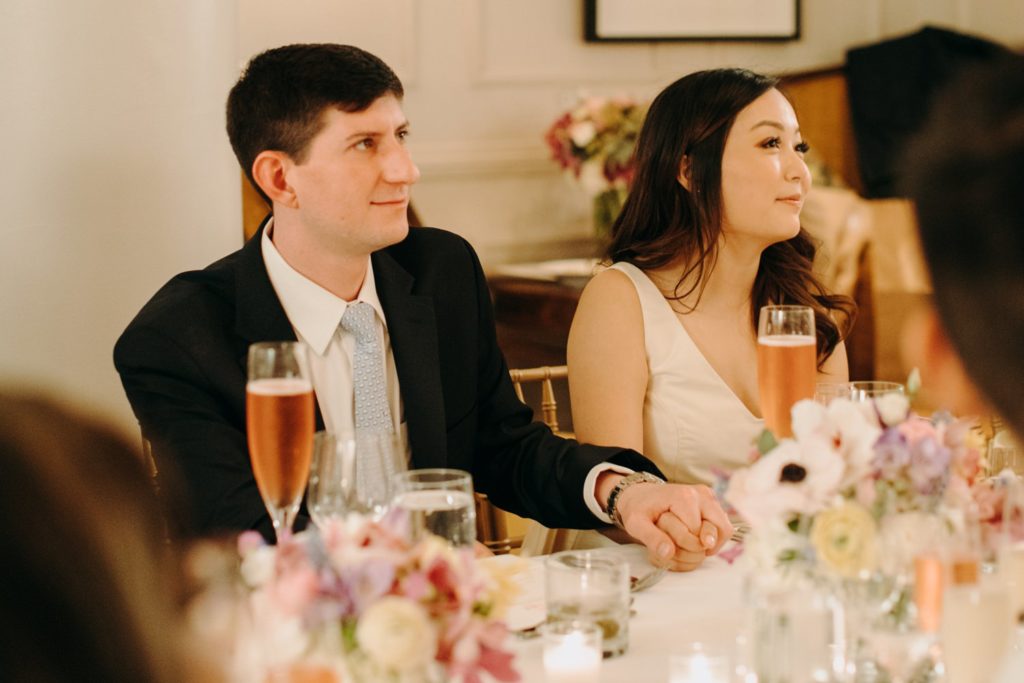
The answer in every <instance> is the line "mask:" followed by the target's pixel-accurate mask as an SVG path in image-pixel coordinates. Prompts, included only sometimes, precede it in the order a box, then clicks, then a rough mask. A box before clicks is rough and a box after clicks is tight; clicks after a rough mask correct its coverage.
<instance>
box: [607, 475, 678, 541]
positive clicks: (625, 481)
mask: <svg viewBox="0 0 1024 683" xmlns="http://www.w3.org/2000/svg"><path fill="white" fill-rule="evenodd" d="M664 483H665V480H664V479H661V478H660V477H656V476H654V475H653V474H651V473H650V472H633V473H632V474H627V475H626V476H624V477H623V478H622V479H620V480H619V482H618V483H617V484H616V485H615V488H613V489H612V492H611V493H609V494H608V509H607V513H608V516H609V517H611V518H612V523H613V524H615V526H617V527H619V528H620V529H623V530H624V529H625V527H624V526H623V525H622V515H621V514H619V508H618V502H619V496H621V495H622V492H623V491H625V490H626V489H628V488H629V487H630V486H632V485H633V484H664Z"/></svg>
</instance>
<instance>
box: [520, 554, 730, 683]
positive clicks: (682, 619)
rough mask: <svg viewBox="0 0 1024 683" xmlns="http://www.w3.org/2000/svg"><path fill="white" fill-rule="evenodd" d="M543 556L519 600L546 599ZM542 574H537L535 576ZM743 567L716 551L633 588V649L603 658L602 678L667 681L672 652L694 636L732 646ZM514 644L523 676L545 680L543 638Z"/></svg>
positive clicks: (608, 682) (610, 682)
mask: <svg viewBox="0 0 1024 683" xmlns="http://www.w3.org/2000/svg"><path fill="white" fill-rule="evenodd" d="M541 562H542V558H535V559H533V560H531V563H532V564H533V567H532V568H531V570H530V571H529V576H528V577H526V579H527V580H526V584H527V585H525V586H524V590H525V593H524V594H523V595H522V596H521V598H520V599H521V600H522V601H525V602H528V603H532V605H531V608H536V605H537V602H536V601H537V600H538V599H539V600H540V601H541V604H542V601H543V593H542V591H543V570H542V569H541V568H540V566H539V565H540V564H541ZM538 576H539V577H540V580H539V581H538V580H537V577H538ZM742 593H743V573H742V571H741V570H739V569H737V568H735V567H733V566H730V565H729V564H727V563H726V562H725V561H724V560H721V559H719V558H717V557H712V558H708V560H707V561H705V562H704V564H703V565H702V566H701V567H700V568H698V569H697V570H695V571H692V572H687V573H673V572H669V573H668V574H666V575H665V578H663V579H662V580H661V581H660V582H659V583H657V584H656V585H654V586H652V587H651V588H648V589H647V590H645V591H641V592H639V593H634V594H633V595H634V598H635V600H634V603H633V608H634V609H635V610H636V615H635V616H633V617H632V619H631V620H630V622H629V650H628V651H627V652H626V654H624V655H621V656H619V657H615V658H612V659H606V660H604V664H603V666H602V669H601V682H602V683H619V682H620V681H621V682H623V683H625V682H626V681H628V682H629V683H635V682H636V681H640V680H642V681H656V682H659V683H660V682H661V681H668V658H669V655H670V654H672V653H673V652H683V651H685V649H686V648H687V647H689V646H690V645H691V644H692V643H694V642H700V643H704V644H706V645H715V646H729V645H731V644H733V643H734V642H735V640H736V636H737V635H738V634H739V633H740V630H741V628H740V627H741V623H742V620H743V609H742V598H743V596H742ZM514 641H515V642H514V644H513V649H514V651H515V652H516V654H517V658H516V661H517V665H518V668H519V671H520V673H522V676H523V681H528V682H530V683H534V682H537V683H540V682H542V681H544V666H543V663H542V661H541V639H540V638H533V639H531V640H523V639H520V638H518V637H516V638H514Z"/></svg>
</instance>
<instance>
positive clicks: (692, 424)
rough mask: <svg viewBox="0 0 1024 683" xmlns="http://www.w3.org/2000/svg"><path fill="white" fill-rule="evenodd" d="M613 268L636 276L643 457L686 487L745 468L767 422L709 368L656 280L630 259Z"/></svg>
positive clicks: (710, 480) (706, 482) (632, 279)
mask: <svg viewBox="0 0 1024 683" xmlns="http://www.w3.org/2000/svg"><path fill="white" fill-rule="evenodd" d="M611 267H612V268H614V269H615V270H618V271H620V272H622V273H624V274H625V275H626V276H627V277H629V279H630V281H632V283H633V286H634V287H636V292H637V295H638V296H639V297H640V309H641V310H642V311H643V317H644V346H645V350H646V353H647V369H648V372H649V379H648V382H647V394H646V395H645V396H644V411H643V417H644V450H643V454H644V455H646V456H647V457H648V458H650V459H651V460H653V461H654V463H655V464H656V465H657V466H658V467H660V468H661V471H662V472H664V473H665V475H666V476H667V477H668V478H669V481H672V482H677V483H681V484H713V483H714V482H715V475H714V470H715V469H721V470H725V471H727V472H731V471H732V470H734V469H737V468H739V467H744V466H746V465H747V464H748V463H749V455H750V449H751V447H752V444H753V441H754V439H755V438H756V437H757V435H758V434H759V433H760V432H761V430H762V429H763V428H764V420H763V419H761V418H759V417H754V415H753V414H752V413H751V412H750V410H749V409H748V408H747V407H746V405H744V403H743V401H741V400H740V399H739V398H738V397H737V396H736V394H735V393H733V391H732V389H731V388H729V385H728V384H726V383H725V381H724V380H723V379H722V378H721V377H720V376H719V374H718V373H717V372H716V371H715V370H714V368H712V367H711V365H710V364H709V363H708V361H707V360H706V359H705V358H704V355H703V354H702V353H701V352H700V350H699V349H698V348H697V345H696V344H694V343H693V340H692V339H691V338H690V335H689V334H687V332H686V328H685V327H683V325H682V323H681V322H680V321H679V318H678V317H677V316H676V313H675V311H673V310H672V307H671V306H670V305H669V302H668V301H667V300H666V299H665V297H664V296H663V295H662V293H661V292H660V291H659V290H658V287H657V286H656V285H655V284H654V283H653V282H652V281H651V279H650V278H649V277H647V275H646V274H645V273H644V272H643V271H642V270H640V269H639V268H637V267H636V266H634V265H632V264H629V263H615V264H613V265H612V266H611Z"/></svg>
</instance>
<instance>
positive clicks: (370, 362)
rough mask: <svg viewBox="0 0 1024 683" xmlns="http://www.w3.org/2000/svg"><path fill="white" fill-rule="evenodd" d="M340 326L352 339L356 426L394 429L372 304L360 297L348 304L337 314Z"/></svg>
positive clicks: (358, 428)
mask: <svg viewBox="0 0 1024 683" xmlns="http://www.w3.org/2000/svg"><path fill="white" fill-rule="evenodd" d="M341 326H342V328H343V329H344V330H345V331H347V332H348V333H349V334H351V335H352V336H353V337H355V340H356V349H355V354H354V356H353V358H352V384H353V388H354V393H355V403H356V429H357V430H364V431H368V432H394V431H395V425H394V423H393V422H392V421H391V409H390V408H389V407H388V396H387V382H386V381H385V379H384V351H383V349H382V348H381V343H380V337H379V336H378V334H377V326H376V324H375V323H374V310H373V306H371V305H370V304H368V303H365V302H362V301H360V302H357V303H352V304H349V305H348V307H347V308H345V314H344V315H342V316H341Z"/></svg>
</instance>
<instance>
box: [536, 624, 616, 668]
mask: <svg viewBox="0 0 1024 683" xmlns="http://www.w3.org/2000/svg"><path fill="white" fill-rule="evenodd" d="M538 630H539V631H540V635H541V638H542V639H543V643H544V646H543V647H544V674H545V680H546V681H547V683H597V682H598V680H599V678H600V675H601V640H602V637H601V627H599V626H598V625H597V624H595V623H594V622H592V621H585V620H579V619H574V620H570V621H549V622H547V623H546V624H541V625H540V627H539V628H538Z"/></svg>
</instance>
